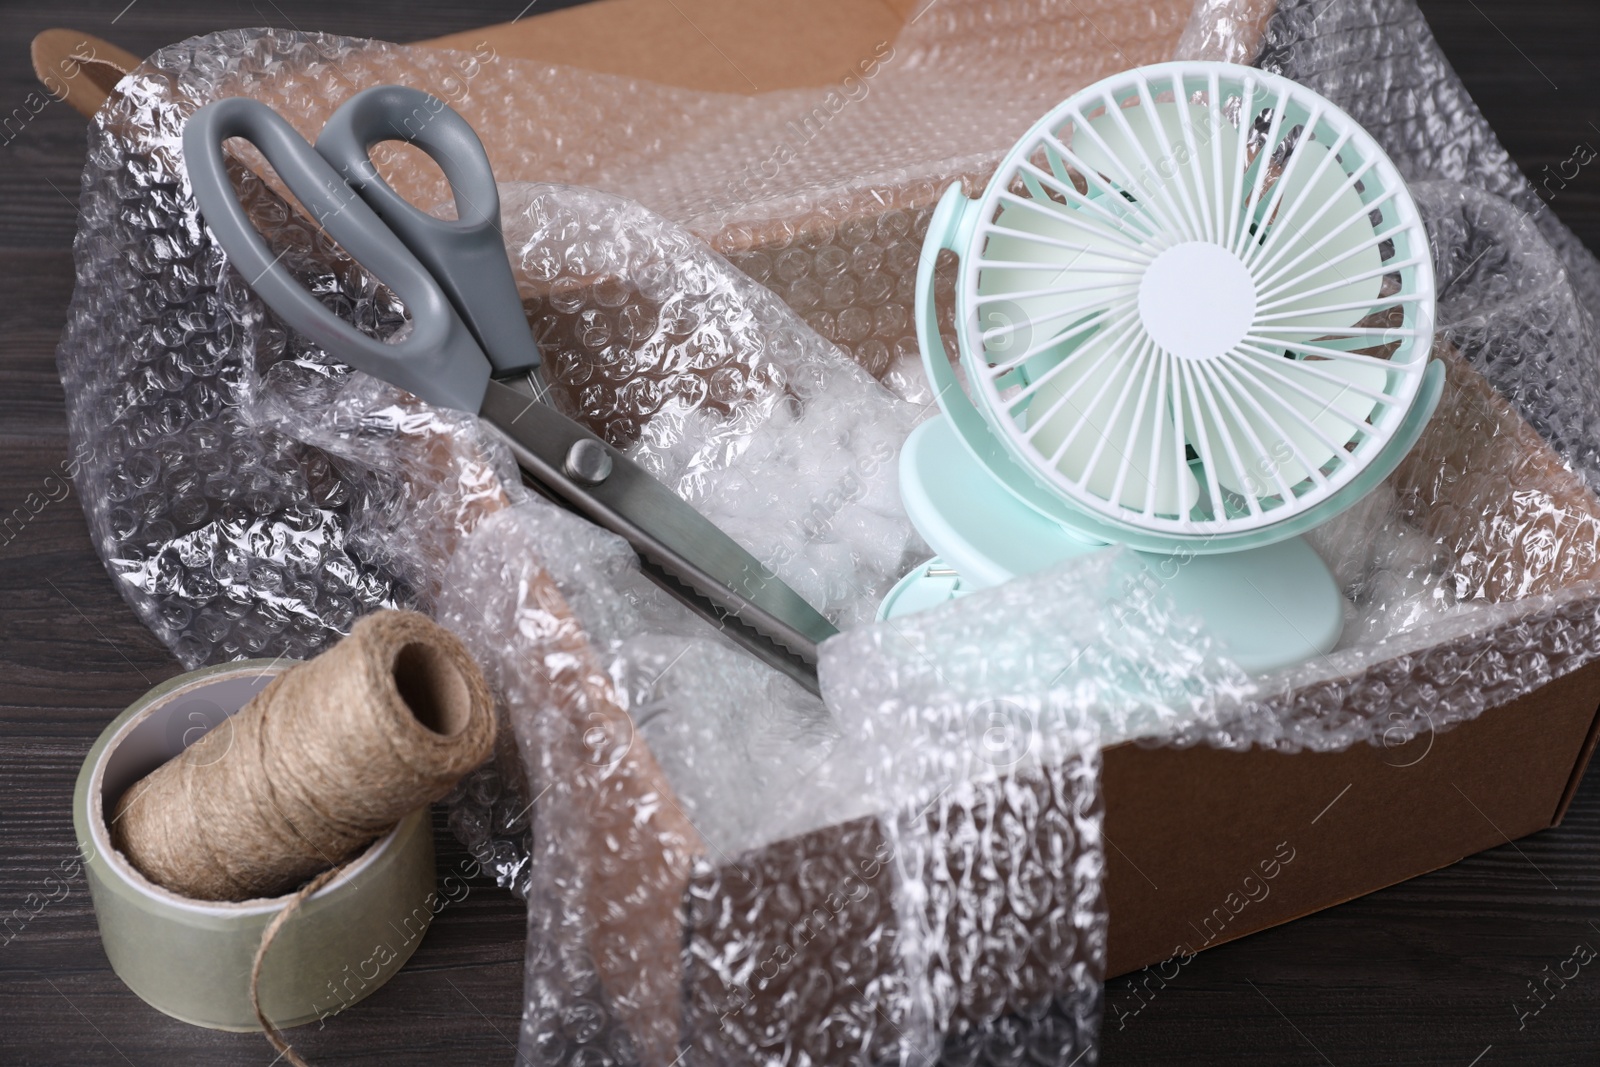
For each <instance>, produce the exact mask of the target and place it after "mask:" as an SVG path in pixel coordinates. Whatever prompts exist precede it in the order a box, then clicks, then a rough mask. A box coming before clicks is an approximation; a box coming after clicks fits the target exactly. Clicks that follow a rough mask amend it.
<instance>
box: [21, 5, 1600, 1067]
mask: <svg viewBox="0 0 1600 1067" xmlns="http://www.w3.org/2000/svg"><path fill="white" fill-rule="evenodd" d="M663 2H665V0H663ZM1335 2H1337V0H1335ZM125 4H126V0H105V2H103V3H96V4H92V5H91V4H85V3H82V2H68V3H59V4H51V5H36V6H29V7H27V8H23V7H21V6H20V5H8V7H7V10H6V12H5V18H4V19H0V55H3V56H4V57H5V58H6V60H7V62H5V63H4V65H3V67H0V113H8V112H10V110H11V109H12V108H13V107H16V106H20V105H21V104H22V103H23V101H24V99H25V97H26V96H27V94H28V93H29V92H31V91H33V89H34V82H33V80H32V73H31V71H30V69H29V63H28V42H29V41H30V39H31V38H32V37H33V35H34V34H35V33H37V32H39V31H40V30H43V29H46V28H48V27H50V26H70V27H81V28H83V29H84V30H87V31H89V32H92V33H95V34H98V35H100V36H103V37H105V38H107V39H109V40H112V41H115V42H116V43H118V44H121V45H122V46H124V47H126V48H128V49H129V50H130V51H133V52H135V53H138V54H141V55H143V54H146V53H148V52H150V51H152V50H154V49H155V48H157V47H159V46H161V45H163V44H166V43H169V42H172V41H177V40H180V39H182V38H184V37H187V36H190V35H192V34H197V33H203V32H207V31H210V30H215V29H221V28H223V27H228V26H256V25H276V26H287V27H298V28H305V29H311V28H315V29H320V30H326V31H329V32H336V33H350V34H356V35H362V36H389V37H403V38H407V39H419V38H425V37H434V36H440V35H443V34H447V33H452V32H459V31H464V30H468V29H471V28H473V27H475V26H480V25H485V24H488V23H492V22H503V21H506V20H508V19H510V18H513V17H515V16H516V15H517V14H518V11H519V9H520V8H521V7H522V0H508V2H499V3H488V2H483V0H457V2H455V3H452V4H438V3H430V4H424V3H410V2H407V3H389V2H382V0H352V2H344V3H340V4H338V5H332V4H327V3H323V2H314V0H254V2H253V3H251V2H242V0H135V2H134V3H132V4H131V5H127V6H124V5H125ZM561 6H567V4H566V3H564V2H561V0H538V3H537V7H536V8H535V10H541V11H542V10H547V9H550V8H553V7H561ZM1422 6H1423V8H1424V10H1425V11H1426V12H1427V14H1428V17H1429V19H1430V21H1431V22H1432V23H1433V25H1434V28H1435V30H1436V32H1437V33H1438V36H1439V39H1440V41H1441V42H1442V44H1443V46H1444V49H1445V52H1446V53H1447V54H1448V55H1449V56H1450V57H1451V58H1452V60H1453V61H1454V62H1455V64H1456V66H1457V68H1458V69H1459V70H1460V71H1461V73H1462V74H1463V76H1464V77H1465V78H1466V81H1467V83H1468V85H1469V87H1470V88H1471V89H1472V91H1473V94H1474V96H1475V97H1476V99H1477V101H1478V103H1479V105H1480V106H1481V107H1482V109H1483V111H1484V113H1485V114H1486V115H1487V116H1488V118H1489V120H1490V121H1491V122H1492V123H1493V124H1494V125H1495V127H1496V129H1497V130H1499V132H1500V135H1501V137H1502V139H1503V140H1504V141H1505V143H1506V145H1507V147H1508V148H1509V149H1510V150H1511V152H1512V154H1513V156H1515V157H1516V158H1517V159H1518V161H1519V162H1520V163H1521V164H1522V165H1523V167H1524V168H1525V169H1526V170H1527V171H1529V172H1530V173H1531V174H1533V175H1534V176H1535V177H1537V176H1538V175H1539V174H1540V169H1541V168H1542V167H1544V166H1546V165H1552V166H1555V165H1559V164H1560V163H1561V161H1563V160H1565V159H1567V158H1569V156H1570V155H1571V153H1572V151H1573V149H1574V148H1575V146H1577V145H1579V144H1581V143H1585V142H1587V143H1592V144H1595V145H1600V129H1596V128H1595V126H1593V125H1591V122H1595V123H1600V65H1597V64H1595V63H1594V61H1593V53H1594V50H1595V46H1596V45H1597V44H1600V7H1597V6H1596V5H1594V4H1592V3H1589V2H1587V0H1568V2H1558V0H1423V5H1422ZM6 136H7V138H8V139H7V140H6V141H5V143H0V338H3V339H4V340H3V342H0V450H3V453H4V455H3V460H0V514H4V513H8V512H9V511H10V510H11V509H12V508H14V507H16V506H18V505H20V504H21V502H22V501H23V500H24V499H25V498H26V496H27V494H28V493H29V492H32V491H34V490H36V489H37V488H38V487H39V486H40V485H41V484H42V483H43V481H44V479H45V478H46V477H48V476H49V475H50V473H51V471H52V470H53V469H54V468H56V467H57V466H58V465H59V464H60V463H61V462H62V460H64V459H65V458H66V453H67V441H66V428H65V424H64V420H63V417H62V394H61V385H60V382H59V381H58V379H57V378H56V374H55V366H54V359H53V353H54V349H55V344H56V340H57V337H58V336H59V333H60V329H61V324H62V318H63V314H64V311H65V308H66V305H67V300H68V297H69V296H70V293H71V286H72V254H71V245H72V235H73V231H74V228H75V220H76V199H77V189H78V175H79V173H80V171H81V168H82V165H83V148H84V132H83V121H82V119H81V118H80V117H79V116H78V115H77V114H76V113H74V112H72V111H71V110H70V108H68V107H67V106H66V105H64V104H50V105H47V106H46V107H45V108H44V109H43V110H42V111H41V112H40V113H39V114H38V116H37V117H35V118H34V119H33V120H32V121H31V122H30V123H28V124H27V125H26V127H24V128H23V129H21V130H20V131H18V132H17V133H16V135H15V136H14V137H12V136H10V134H9V133H8V134H7V135H6ZM1552 206H1553V207H1554V209H1555V210H1556V212H1557V213H1558V214H1559V215H1560V216H1561V217H1562V218H1563V219H1565V220H1566V221H1567V222H1568V224H1569V225H1571V226H1572V227H1573V228H1574V229H1575V230H1577V232H1578V233H1579V235H1580V236H1582V237H1583V238H1584V239H1585V240H1586V241H1588V243H1589V244H1590V246H1591V247H1600V167H1591V168H1588V169H1586V170H1585V171H1583V172H1581V173H1580V174H1579V176H1578V177H1577V178H1576V179H1575V180H1573V181H1572V182H1571V183H1570V184H1569V185H1568V186H1567V187H1566V188H1564V189H1562V190H1560V191H1559V192H1558V193H1557V194H1555V196H1554V197H1553V199H1552ZM0 542H4V543H0V857H3V859H0V1063H4V1064H8V1065H11V1064H16V1065H29V1064H41V1065H42V1064H74V1065H78V1064H100V1063H106V1064H136V1065H139V1067H146V1065H166V1064H197V1065H209V1064H261V1065H266V1064H268V1063H270V1062H271V1061H272V1058H273V1057H272V1054H271V1050H270V1049H269V1048H268V1047H267V1045H266V1043H265V1042H263V1041H262V1040H261V1039H260V1038H259V1037H256V1036H253V1035H234V1034H220V1033H213V1032H210V1031H206V1030H200V1029H196V1028H193V1027H190V1026H186V1025H184V1024H182V1023H178V1022H174V1021H172V1020H170V1019H167V1018H166V1017H164V1016H161V1015H159V1014H158V1013H156V1012H155V1011H153V1010H152V1009H150V1008H147V1007H146V1006H145V1005H144V1004H143V1003H142V1002H140V1001H139V1000H138V999H137V998H135V997H134V996H133V995H132V994H131V993H129V992H128V991H127V990H126V989H124V988H123V987H122V985H121V983H119V982H118V981H117V979H116V977H115V976H114V975H112V973H111V971H110V969H109V967H108V966H107V964H106V960H105V956H104V954H103V952H102V951H101V949H100V944H99V939H98V936H97V934H96V931H95V925H94V916H93V913H92V911H91V910H90V907H89V902H88V894H87V890H86V889H85V887H84V885H83V883H82V882H81V880H80V881H77V882H74V883H71V884H70V888H69V890H68V891H67V892H66V894H65V896H64V897H62V899H59V900H56V901H54V902H51V903H48V904H46V905H45V906H44V907H43V908H42V910H40V911H39V913H38V914H37V915H35V916H33V917H32V918H31V919H29V920H28V921H27V922H26V923H25V924H23V925H21V927H20V929H19V928H18V923H17V921H15V920H14V921H13V922H12V924H11V927H10V929H11V930H12V931H13V932H12V933H9V934H8V933H5V932H4V930H5V927H4V922H5V919H6V917H7V916H13V915H16V914H22V915H27V914H28V912H29V911H30V907H31V906H30V903H29V900H30V898H29V894H30V893H32V894H39V895H40V896H39V897H36V898H34V900H35V902H37V900H38V899H41V898H42V897H44V896H46V895H57V896H59V895H60V892H59V890H54V889H53V888H52V887H53V886H54V885H55V884H56V883H54V882H52V883H48V884H47V883H46V878H48V877H50V876H51V875H52V874H53V873H55V872H56V871H57V869H58V865H59V864H60V863H61V862H62V861H64V860H67V859H68V858H69V857H70V856H71V855H72V833H71V826H70V794H71V789H72V783H73V779H74V777H75V776H76V774H77V771H78V765H79V763H80V762H81V760H82V759H83V756H84V754H85V753H86V752H87V751H88V748H89V745H90V743H91V742H92V741H93V739H94V737H95V736H96V734H97V733H98V732H99V730H100V729H101V728H102V727H103V726H104V724H105V723H106V722H107V721H109V719H110V718H111V717H112V716H113V715H114V714H115V713H116V712H117V711H119V710H120V709H121V708H123V707H124V706H126V705H127V704H128V702H129V701H131V700H132V699H133V698H134V697H136V696H137V695H138V694H139V693H140V692H142V691H143V690H144V689H146V688H148V686H149V685H151V684H153V683H155V682H158V681H160V680H162V679H164V678H167V677H170V676H171V675H173V674H175V673H177V671H178V669H179V668H178V665H177V664H176V663H175V662H174V661H173V660H172V658H171V656H170V655H169V654H168V653H167V652H166V651H165V650H164V649H163V648H162V647H161V646H160V645H159V644H158V643H157V642H156V641H155V640H154V638H152V637H151V636H150V634H149V633H148V631H146V630H145V629H144V627H143V626H141V625H140V624H139V622H138V621H137V620H136V619H135V618H134V617H133V614H132V612H130V611H129V610H128V608H127V606H126V605H125V604H124V603H123V602H122V601H121V599H120V598H119V597H118V595H117V593H116V591H115V590H114V588H113V587H112V585H111V582H110V581H109V579H108V578H107V577H106V574H105V571H104V570H103V568H102V567H101V565H100V563H99V561H98V560H97V559H96V558H95V555H94V553H93V550H92V549H91V547H90V544H89V539H88V534H87V531H86V529H85V526H84V520H83V515H82V512H81V510H80V509H79V506H78V502H77V500H76V498H74V497H70V496H69V497H68V498H67V499H65V500H62V501H59V502H56V503H52V504H50V505H49V506H47V507H45V508H43V509H42V510H41V511H40V512H39V514H38V515H37V516H34V517H33V518H32V519H31V520H30V521H29V522H28V524H27V525H26V526H25V527H24V528H23V530H22V531H21V532H20V533H19V534H18V535H17V536H15V538H13V539H11V540H9V541H5V538H4V537H3V536H0ZM1405 817H1406V813H1405V812H1402V811H1397V812H1394V813H1393V818H1396V819H1403V818H1405ZM436 837H437V839H438V843H439V849H440V856H439V859H440V865H441V872H443V871H444V870H446V869H448V868H449V867H453V866H456V865H459V864H460V863H462V862H463V861H464V860H465V859H466V856H465V853H464V852H463V850H462V849H461V848H460V847H459V846H458V845H456V844H455V842H454V839H453V838H451V837H450V835H449V833H448V832H447V831H446V830H445V828H444V826H443V823H442V821H439V822H437V824H436ZM1579 941H1586V942H1588V943H1589V944H1591V945H1595V946H1597V947H1600V781H1597V780H1596V776H1591V778H1590V781H1589V782H1588V783H1586V784H1585V785H1584V786H1583V787H1582V788H1581V789H1580V791H1579V793H1578V796H1577V799H1576V802H1575V804H1574V805H1573V808H1572V810H1571V812H1570V814H1569V815H1568V817H1567V821H1566V822H1565V824H1563V825H1562V826H1561V827H1560V828H1559V829H1556V830H1551V831H1547V832H1545V833H1541V834H1538V835H1535V836H1533V837H1531V838H1526V839H1524V840H1522V841H1519V842H1517V843H1516V844H1515V845H1508V846H1505V847H1502V848H1499V849H1495V850H1493V851H1490V852H1487V853H1484V854H1482V855H1479V856H1476V857H1473V858H1471V859H1468V860H1466V861H1465V862H1463V863H1460V864H1457V865H1456V866H1454V867H1451V868H1448V869H1446V870H1443V871H1440V872H1438V873H1436V874H1432V875H1428V876H1426V877H1424V878H1419V879H1415V880H1413V881H1411V882H1408V883H1405V884H1403V885H1400V886H1396V887H1394V888H1392V889H1389V890H1385V891H1383V892H1381V893H1377V894H1374V895H1372V896H1369V897H1366V898H1363V899H1361V900H1359V901H1355V902H1352V903H1349V904H1346V905H1343V906H1341V907H1338V908H1334V909H1332V910H1329V911H1326V912H1322V913H1320V914H1317V915H1314V916H1310V917H1308V918H1305V919H1302V920H1299V921H1297V922H1295V923H1292V924H1290V925H1288V926H1285V927H1281V928H1278V929H1275V930H1271V931H1268V932H1266V933H1262V934H1258V935H1255V936H1253V937H1250V938H1246V939H1244V940H1242V941H1240V942H1237V943H1235V944H1231V945H1227V946H1224V947H1222V948H1219V949H1215V950H1213V951H1210V952H1206V953H1203V954H1201V955H1200V956H1199V957H1197V958H1196V959H1195V960H1193V961H1192V962H1191V963H1189V964H1188V965H1187V966H1186V967H1184V968H1183V970H1182V971H1181V973H1180V974H1179V976H1178V977H1177V978H1176V979H1173V980H1172V981H1171V982H1169V983H1167V985H1166V987H1165V988H1163V989H1159V990H1158V991H1157V992H1156V993H1155V994H1154V996H1153V997H1152V996H1149V995H1148V994H1147V1000H1146V1003H1145V1004H1144V1006H1143V1007H1142V1009H1141V1010H1140V1011H1139V1012H1138V1013H1137V1014H1136V1015H1131V1016H1127V1017H1125V1018H1124V1025H1123V1026H1122V1027H1121V1028H1120V1029H1119V1028H1118V1026H1117V1023H1116V1021H1115V1019H1116V1016H1115V1015H1114V1014H1109V1013H1108V1018H1110V1019H1111V1020H1112V1021H1110V1022H1109V1023H1108V1025H1107V1029H1106V1034H1105V1040H1104V1050H1103V1058H1102V1062H1103V1063H1105V1064H1115V1065H1120V1064H1151V1063H1181V1064H1196V1065H1202V1064H1229V1065H1255V1064H1261V1065H1267V1064H1271V1065H1274V1067H1277V1065H1283V1064H1302V1063H1303V1064H1328V1063H1331V1064H1337V1065H1339V1067H1345V1065H1348V1064H1356V1063H1385V1064H1396V1063H1403V1064H1448V1065H1455V1067H1468V1065H1470V1064H1474V1063H1476V1064H1477V1065H1478V1067H1496V1065H1499V1064H1522V1063H1540V1064H1567V1063H1586V1062H1593V1061H1594V1059H1595V1053H1596V1050H1597V1049H1600V1010H1597V1009H1600V970H1597V969H1596V967H1595V966H1594V965H1591V966H1589V967H1587V968H1585V969H1584V970H1582V971H1581V972H1580V974H1579V977H1577V978H1575V979H1573V980H1572V981H1571V982H1570V983H1569V984H1568V985H1567V986H1566V988H1564V989H1560V990H1559V992H1558V993H1557V995H1556V996H1555V997H1554V998H1553V999H1551V1000H1550V1001H1549V1003H1548V1006H1546V1007H1544V1008H1543V1009H1542V1010H1541V1011H1540V1012H1539V1014H1537V1015H1534V1016H1531V1017H1526V1018H1525V1019H1523V1025H1522V1027H1521V1028H1519V1025H1518V1023H1519V1019H1518V1015H1517V1012H1516V1009H1515V1005H1517V1004H1519V1003H1521V1004H1522V1005H1523V1006H1524V1007H1526V1006H1529V1005H1533V1004H1537V1002H1536V1001H1531V1000H1529V999H1528V997H1529V994H1528V991H1527V988H1526V984H1527V982H1528V981H1529V980H1530V979H1532V978H1534V977H1535V976H1536V975H1537V974H1538V973H1539V972H1540V970H1541V969H1542V968H1544V967H1545V966H1546V965H1549V966H1551V967H1552V968H1554V967H1556V966H1558V965H1559V964H1560V963H1561V961H1563V960H1564V959H1566V958H1567V957H1568V956H1569V955H1570V954H1571V952H1572V949H1573V946H1574V944H1576V943H1577V942H1579ZM522 946H523V909H522V907H521V906H520V905H518V904H517V903H516V902H515V901H514V900H512V899H511V897H510V896H509V895H508V894H506V893H503V892H501V891H499V890H497V889H495V888H493V887H492V886H490V885H489V884H487V883H486V882H484V881H482V880H479V881H476V882H474V883H473V889H472V892H471V894H470V895H469V896H468V897H467V898H466V899H465V900H464V901H462V902H461V903H459V904H455V905H452V906H451V907H449V908H447V909H446V910H445V911H444V912H443V913H442V914H441V915H440V916H439V918H438V920H437V921H436V923H435V925H434V928H433V930H432V931H431V932H430V933H429V934H428V936H427V938H426V940H424V942H423V944H422V946H421V948H420V949H419V950H418V952H417V955H416V956H415V957H414V959H413V960H412V962H411V963H410V964H409V965H408V966H407V967H406V968H405V970H404V971H403V972H402V973H401V974H400V976H399V977H397V978H396V979H395V980H394V981H392V982H390V983H389V984H388V985H387V986H386V987H385V988H383V989H382V990H380V991H379V992H378V993H377V994H375V995H374V996H373V997H372V998H371V999H369V1000H367V1001H364V1002H363V1003H362V1004H361V1005H360V1006H359V1008H356V1009H352V1010H351V1011H350V1012H349V1013H348V1014H346V1015H343V1016H340V1017H337V1018H336V1019H333V1020H330V1022H329V1024H328V1025H327V1026H326V1027H325V1028H323V1029H321V1030H318V1029H317V1028H315V1027H311V1028H306V1029H302V1030H299V1031H295V1038H296V1041H297V1044H298V1045H299V1046H300V1047H301V1048H302V1049H303V1051H304V1052H305V1053H306V1055H307V1056H308V1057H309V1058H310V1059H311V1060H312V1061H313V1062H316V1063H355V1064H380V1063H381V1064H384V1065H385V1067H403V1065H408V1064H428V1065H432V1064H441V1063H451V1064H463V1063H465V1064H476V1063H499V1064H504V1063H511V1062H514V1057H515V1053H514V1051H513V1050H514V1047H515V1042H516V1037H517V1028H518V1020H519V1016H520V1013H521V1000H522ZM1132 995H1133V994H1132V993H1131V992H1130V991H1129V990H1128V989H1127V988H1126V985H1125V983H1121V982H1113V983H1112V984H1111V986H1110V987H1109V988H1108V989H1107V996H1108V998H1109V999H1110V1000H1111V1001H1113V1002H1114V1003H1116V1004H1119V1005H1126V1004H1127V1003H1128V999H1127V998H1129V997H1131V996H1132Z"/></svg>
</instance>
